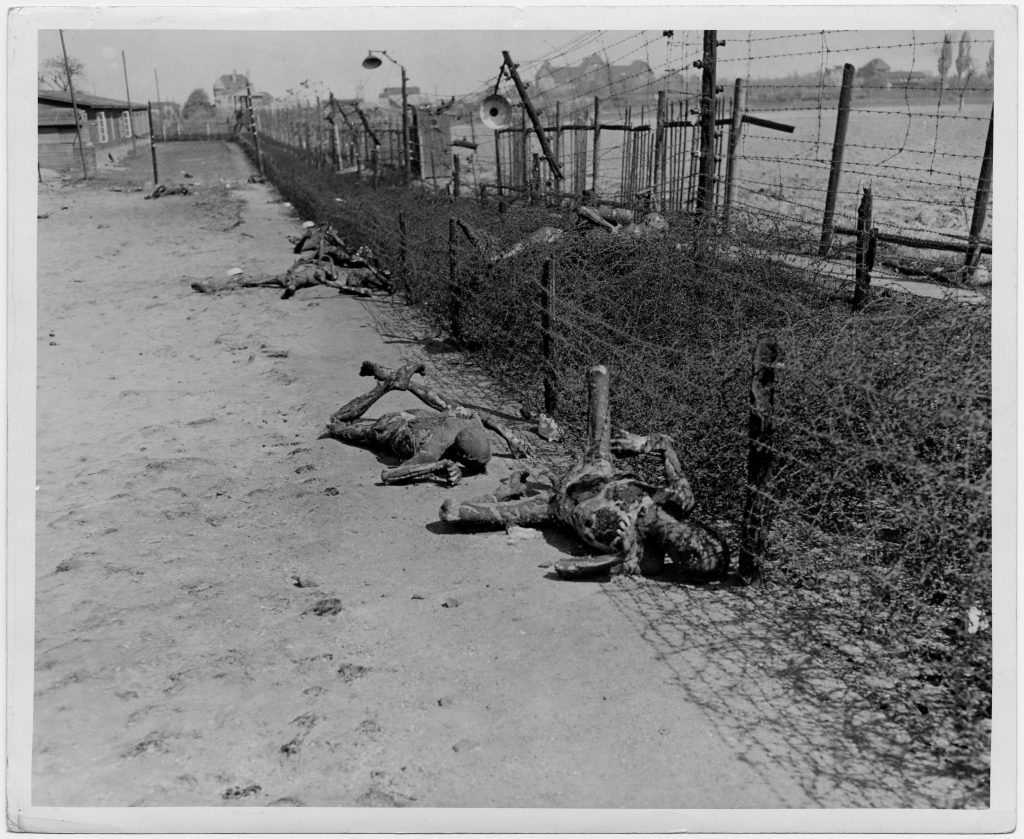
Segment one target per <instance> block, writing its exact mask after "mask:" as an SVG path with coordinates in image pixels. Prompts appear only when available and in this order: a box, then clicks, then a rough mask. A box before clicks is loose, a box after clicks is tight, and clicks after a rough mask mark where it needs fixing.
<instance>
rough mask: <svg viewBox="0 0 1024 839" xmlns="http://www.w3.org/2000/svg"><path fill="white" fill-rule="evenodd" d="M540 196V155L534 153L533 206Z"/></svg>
mask: <svg viewBox="0 0 1024 839" xmlns="http://www.w3.org/2000/svg"><path fill="white" fill-rule="evenodd" d="M539 194H540V154H539V153H538V152H534V153H533V162H532V163H531V164H530V203H531V204H533V203H534V202H535V201H536V200H537V197H538V196H539Z"/></svg>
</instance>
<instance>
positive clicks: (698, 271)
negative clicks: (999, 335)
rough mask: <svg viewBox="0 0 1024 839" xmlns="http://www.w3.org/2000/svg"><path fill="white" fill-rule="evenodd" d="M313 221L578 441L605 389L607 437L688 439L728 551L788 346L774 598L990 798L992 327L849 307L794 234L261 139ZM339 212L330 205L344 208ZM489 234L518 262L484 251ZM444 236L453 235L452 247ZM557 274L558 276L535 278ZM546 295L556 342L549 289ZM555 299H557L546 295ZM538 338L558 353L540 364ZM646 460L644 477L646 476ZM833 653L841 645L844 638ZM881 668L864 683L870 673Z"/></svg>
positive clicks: (706, 504)
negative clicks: (610, 224) (321, 157)
mask: <svg viewBox="0 0 1024 839" xmlns="http://www.w3.org/2000/svg"><path fill="white" fill-rule="evenodd" d="M266 150H267V160H266V162H267V164H268V173H269V175H270V177H271V179H272V180H273V182H274V183H275V184H276V186H277V187H278V188H279V189H280V190H281V191H282V192H283V193H284V194H285V196H286V197H287V198H288V199H289V200H291V201H292V202H293V204H294V205H295V206H296V207H297V208H298V209H299V210H300V211H301V212H303V213H304V214H306V215H308V216H309V217H312V218H316V219H319V220H329V221H330V223H331V224H333V225H334V226H335V227H336V229H337V230H339V231H340V232H341V235H343V236H346V237H349V238H352V239H353V240H355V239H358V241H362V242H365V243H366V244H367V245H368V246H370V247H371V248H372V249H373V250H374V252H375V253H378V254H379V255H380V258H381V259H382V260H383V261H384V262H385V263H386V264H389V265H392V266H394V268H395V280H396V283H397V284H398V285H399V287H400V289H401V291H402V293H403V294H404V296H405V297H406V299H407V300H408V301H410V302H412V303H414V304H416V305H417V306H418V307H419V309H420V311H421V312H422V313H423V315H424V317H426V318H427V319H428V320H429V321H430V322H432V323H433V325H434V328H435V329H436V330H437V331H438V332H439V333H441V334H447V335H451V334H452V326H453V321H452V314H453V303H456V304H457V305H456V307H455V309H456V310H457V312H458V327H459V328H458V339H459V342H460V344H461V346H462V347H463V349H465V350H467V351H469V352H471V353H472V356H473V358H474V359H475V360H476V361H477V362H478V363H479V364H480V365H482V366H483V367H484V368H485V369H486V370H487V371H488V372H489V373H490V374H491V375H492V376H494V377H495V378H496V379H497V380H498V381H499V382H500V384H501V385H502V386H503V387H504V388H506V390H507V391H508V392H510V393H513V394H515V397H516V399H517V401H519V402H521V403H522V404H524V405H528V406H531V405H532V406H537V405H541V404H543V402H544V399H545V393H544V383H545V381H547V382H549V384H550V386H552V387H553V389H554V393H555V395H556V397H557V405H558V411H557V415H556V416H557V419H558V422H559V424H560V426H561V427H562V429H563V432H564V434H565V436H566V439H567V444H568V445H569V446H570V447H572V446H575V447H579V446H580V444H581V442H582V441H583V439H584V433H585V417H586V405H587V395H586V392H585V388H584V386H583V384H582V383H583V382H584V381H585V380H586V375H585V374H586V371H587V370H588V369H589V368H590V367H591V366H592V365H593V364H595V363H602V364H604V365H606V366H607V367H608V369H609V370H610V372H611V375H612V383H613V384H612V388H611V394H610V399H611V406H612V412H613V414H614V416H615V417H616V423H617V424H621V425H622V426H623V427H628V428H631V429H635V430H636V431H638V432H641V433H643V432H645V431H650V430H654V429H657V430H659V431H664V432H665V433H667V434H669V435H670V436H671V437H672V439H673V440H674V441H675V444H676V450H677V451H678V453H679V457H680V461H681V464H682V467H683V469H684V470H685V471H686V474H687V475H688V477H689V479H690V482H691V483H692V485H693V489H694V493H695V496H696V498H697V506H696V509H695V511H694V514H695V515H696V516H699V518H700V520H701V521H706V522H708V523H709V525H711V526H713V527H714V528H716V530H718V531H720V532H721V533H722V534H723V535H724V536H725V538H726V539H728V540H730V541H732V543H733V544H735V542H736V539H737V538H738V532H739V520H740V516H741V511H742V509H743V502H744V493H745V489H746V477H745V465H746V453H747V428H746V424H747V387H748V383H749V360H750V351H751V347H752V346H753V345H754V344H755V343H756V342H757V340H758V339H759V338H760V337H761V336H763V335H765V334H772V335H774V336H775V338H776V339H777V341H778V344H779V346H780V348H781V359H780V366H779V370H778V384H777V397H776V417H775V425H776V433H775V439H774V442H773V448H772V453H773V457H774V475H773V478H772V480H771V482H770V484H769V485H768V486H767V487H765V488H763V491H764V492H765V493H766V494H767V495H768V497H769V499H770V501H771V508H772V525H771V537H770V540H769V551H768V553H767V555H766V556H765V557H764V558H763V559H764V572H765V582H766V585H767V587H768V589H767V590H768V591H769V592H770V596H771V597H772V598H773V600H775V601H778V602H779V603H780V604H783V605H782V606H779V608H785V604H789V608H791V610H792V612H793V614H799V615H800V616H801V617H800V625H799V626H797V627H796V628H795V629H794V632H796V633H797V634H799V635H801V636H802V637H803V638H804V639H805V642H806V643H807V644H808V645H816V644H819V643H822V639H828V638H831V639H841V640H842V643H843V644H844V645H845V646H846V647H849V648H850V649H851V650H852V649H854V648H855V649H856V651H857V652H856V653H855V654H854V653H850V656H849V657H848V658H849V662H850V670H849V672H848V673H846V674H845V678H848V679H850V681H851V685H853V684H856V687H857V690H858V691H861V692H864V693H865V694H866V695H867V696H869V697H870V698H871V700H872V701H873V702H874V703H875V704H876V707H877V708H879V709H882V710H883V711H884V712H885V713H886V714H888V715H890V716H891V717H892V718H893V719H896V720H898V721H899V722H900V724H901V725H903V726H905V728H906V729H907V730H908V731H912V732H916V733H917V734H927V735H928V737H927V738H925V740H924V741H923V743H925V742H926V743H927V745H924V744H923V745H922V748H927V749H930V750H931V753H932V755H933V757H934V758H935V759H937V760H939V761H941V762H942V763H943V765H944V766H945V767H946V769H947V770H948V771H949V772H952V773H961V774H963V775H965V776H968V777H971V778H974V779H975V780H976V783H977V788H976V793H977V794H978V795H983V794H984V789H987V787H986V785H987V760H988V743H989V724H990V723H989V720H990V716H991V672H992V670H991V653H992V636H991V629H990V618H991V579H992V554H991V538H992V526H991V493H992V486H991V399H992V392H991V378H990V372H991V359H990V337H991V328H990V310H989V307H988V306H987V305H980V306H962V305H957V304H953V303H950V302H948V301H945V300H931V299H918V298H913V297H909V296H905V295H895V294H892V293H887V292H881V293H878V292H876V293H875V295H874V296H873V298H872V299H871V300H870V302H869V303H868V305H866V306H865V307H864V308H863V309H862V310H861V311H859V312H856V313H854V312H851V309H850V305H849V291H848V289H846V288H844V287H842V285H841V284H840V283H838V282H826V283H824V284H823V283H821V282H819V281H818V280H816V278H815V277H813V276H809V275H808V274H807V272H805V271H801V270H798V269H795V268H791V267H787V266H786V265H784V264H782V263H781V261H779V260H778V259H776V258H775V257H776V255H777V254H778V253H782V252H785V250H786V246H788V244H789V243H788V242H786V241H785V237H788V236H791V235H799V231H797V232H796V233H794V232H793V231H791V230H789V228H788V227H787V226H786V225H785V224H780V225H779V226H778V227H777V228H775V229H774V231H773V230H772V229H767V230H766V229H764V228H761V229H759V233H758V236H757V237H752V238H751V239H749V240H746V239H744V238H743V237H742V236H737V235H734V234H733V233H732V229H731V228H724V227H721V226H716V225H708V224H705V225H702V226H695V225H694V224H693V223H692V222H691V220H690V219H688V218H687V217H685V216H672V215H671V214H670V215H669V217H668V230H667V231H666V232H664V233H662V234H659V235H658V236H650V237H643V238H640V237H629V236H626V237H623V236H611V235H607V232H606V231H602V230H600V229H598V228H596V227H593V226H590V227H592V228H593V229H582V230H576V231H574V232H572V233H571V235H568V234H567V235H563V236H560V237H555V238H553V239H552V237H546V238H545V237H541V238H540V239H539V240H537V241H532V242H531V241H528V239H529V236H530V234H532V233H534V232H535V231H537V230H538V229H539V228H542V227H550V228H555V229H560V230H573V227H574V222H575V213H576V207H575V205H568V206H544V205H543V204H541V203H537V204H534V205H530V204H528V203H527V202H522V201H520V202H517V203H516V204H515V205H514V206H513V205H511V204H510V203H508V202H505V201H497V200H491V201H489V202H486V203H481V202H478V201H476V200H470V199H462V200H452V198H451V197H448V196H439V195H437V194H431V193H428V192H426V191H423V190H418V189H402V188H398V187H395V186H390V185H381V187H380V188H379V189H377V190H372V189H370V188H369V187H367V186H366V185H364V184H361V183H360V182H359V181H358V179H356V178H353V177H346V176H340V175H333V174H331V173H327V172H324V171H323V170H317V171H314V170H310V169H309V168H307V167H306V166H305V165H303V163H302V162H301V161H300V160H298V159H297V158H296V157H295V156H294V155H292V154H291V153H290V152H289V151H288V150H287V149H285V148H283V147H279V146H274V145H273V144H267V148H266ZM339 199H340V200H339ZM456 220H458V221H462V222H464V223H465V224H466V225H468V226H469V227H470V228H471V229H472V230H473V231H476V233H477V235H478V237H479V238H481V239H486V240H487V241H488V242H491V243H493V244H494V245H495V247H496V248H497V249H498V251H497V252H499V253H505V252H508V251H510V250H511V249H512V248H513V246H514V245H516V244H517V243H525V244H524V245H523V246H522V247H521V248H519V249H518V250H516V252H515V254H513V255H512V256H510V257H509V258H506V259H501V260H497V261H495V260H493V259H492V256H493V253H494V251H492V250H490V249H487V248H485V249H480V248H477V247H474V246H473V245H472V243H470V242H469V241H468V240H466V238H465V237H464V236H463V234H462V233H460V232H457V230H458V225H457V223H456ZM452 232H455V233H456V235H455V236H454V237H452V235H451V234H452ZM546 262H548V263H549V266H550V267H549V269H548V270H549V271H551V272H552V273H551V275H550V277H549V278H548V279H547V280H545V273H544V271H545V263H546ZM544 293H547V294H549V295H550V294H553V295H554V302H553V304H550V305H548V306H547V308H546V311H547V313H548V315H549V318H550V320H549V322H548V324H547V327H546V330H545V329H544V328H543V327H542V316H541V312H542V307H541V298H542V294H544ZM549 303H550V300H549ZM545 337H547V339H548V341H547V345H548V347H549V349H548V353H547V354H545V352H544V350H543V348H544V346H545V340H544V339H545ZM655 468H656V464H653V463H651V464H641V465H640V468H639V472H640V474H641V475H642V474H644V470H645V469H647V470H653V469H655ZM838 642H839V641H838V640H837V641H836V643H838ZM868 671H870V678H866V674H867V673H868Z"/></svg>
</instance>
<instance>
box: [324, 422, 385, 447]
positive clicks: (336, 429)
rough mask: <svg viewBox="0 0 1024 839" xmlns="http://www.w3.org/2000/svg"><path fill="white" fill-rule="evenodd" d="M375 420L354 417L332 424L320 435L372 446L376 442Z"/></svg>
mask: <svg viewBox="0 0 1024 839" xmlns="http://www.w3.org/2000/svg"><path fill="white" fill-rule="evenodd" d="M376 423H377V421H376V420H371V419H356V420H350V421H348V422H343V423H337V424H332V425H331V427H329V428H328V429H327V431H326V432H325V433H324V434H323V435H321V439H322V438H323V437H332V438H333V439H335V440H340V441H341V442H342V443H352V444H353V445H356V446H373V445H375V444H376V443H377V436H378V435H377V430H376Z"/></svg>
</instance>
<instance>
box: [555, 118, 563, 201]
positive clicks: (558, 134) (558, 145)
mask: <svg viewBox="0 0 1024 839" xmlns="http://www.w3.org/2000/svg"><path fill="white" fill-rule="evenodd" d="M554 155H555V163H557V164H558V168H559V170H561V168H562V103H561V102H555V148H554ZM555 187H556V191H558V192H561V191H562V190H561V184H555Z"/></svg>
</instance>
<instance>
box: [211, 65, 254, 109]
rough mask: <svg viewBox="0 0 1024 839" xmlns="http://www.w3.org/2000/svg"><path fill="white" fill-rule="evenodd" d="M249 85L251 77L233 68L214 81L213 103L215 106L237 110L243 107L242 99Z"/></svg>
mask: <svg viewBox="0 0 1024 839" xmlns="http://www.w3.org/2000/svg"><path fill="white" fill-rule="evenodd" d="M248 87H249V79H248V77H247V76H244V75H243V74H241V73H236V72H235V71H234V70H232V71H231V72H230V73H225V74H224V75H223V76H221V77H220V78H219V79H217V81H215V82H214V83H213V105H214V107H215V108H222V109H226V110H231V111H235V110H237V109H238V108H239V107H241V101H242V100H243V99H244V97H245V95H246V90H247V88H248Z"/></svg>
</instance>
